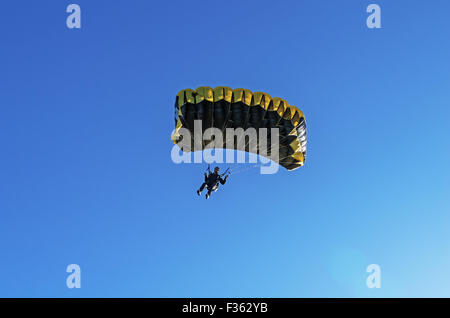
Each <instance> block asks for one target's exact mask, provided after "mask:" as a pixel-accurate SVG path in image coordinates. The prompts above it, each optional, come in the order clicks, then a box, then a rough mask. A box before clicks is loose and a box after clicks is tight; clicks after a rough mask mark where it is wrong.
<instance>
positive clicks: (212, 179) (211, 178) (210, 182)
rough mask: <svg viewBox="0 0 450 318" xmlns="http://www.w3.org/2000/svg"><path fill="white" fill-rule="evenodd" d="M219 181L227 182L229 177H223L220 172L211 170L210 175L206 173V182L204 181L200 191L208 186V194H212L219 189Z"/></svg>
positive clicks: (221, 182)
mask: <svg viewBox="0 0 450 318" xmlns="http://www.w3.org/2000/svg"><path fill="white" fill-rule="evenodd" d="M219 182H220V184H225V182H227V179H226V178H225V179H222V177H221V176H220V174H218V173H215V172H210V173H209V175H208V176H206V173H205V182H203V184H202V185H201V187H200V189H199V191H200V192H202V191H203V189H204V188H205V187H206V188H207V189H208V196H209V195H211V192H212V191H215V190H216V189H217V187H218V186H219Z"/></svg>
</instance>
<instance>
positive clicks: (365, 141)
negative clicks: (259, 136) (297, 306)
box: [0, 0, 450, 297]
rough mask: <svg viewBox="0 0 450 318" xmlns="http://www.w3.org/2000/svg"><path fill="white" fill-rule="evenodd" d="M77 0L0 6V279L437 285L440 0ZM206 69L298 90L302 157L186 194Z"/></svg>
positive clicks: (446, 146) (57, 286) (32, 289)
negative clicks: (375, 273)
mask: <svg viewBox="0 0 450 318" xmlns="http://www.w3.org/2000/svg"><path fill="white" fill-rule="evenodd" d="M73 2H74V3H77V4H79V5H80V6H81V10H82V28H81V29H80V30H74V29H68V28H67V27H66V17H67V16H68V14H67V13H66V6H67V5H68V4H70V3H71V2H69V1H60V0H58V1H56V0H54V1H49V0H40V1H8V2H4V3H2V5H1V8H0V10H1V12H2V14H1V17H0V43H1V44H0V45H1V46H0V48H1V49H0V81H1V86H0V107H1V113H0V132H1V133H0V147H1V148H0V149H1V150H0V163H1V165H0V179H1V183H0V296H3V297H21V296H26V297H419V296H425V297H428V296H446V297H450V275H449V274H448V271H449V268H450V231H449V227H450V204H449V197H450V191H449V189H450V168H449V164H450V160H449V159H450V139H449V137H450V128H449V119H450V103H449V101H450V76H449V74H450V59H449V57H450V41H449V39H450V24H449V23H450V20H449V12H450V2H449V1H447V0H434V1H406V0H402V1H400V0H397V1H381V0H373V1H365V0H352V1H334V0H327V1H324V0H320V1H312V0H309V1H305V0H302V1H299V0H295V1H261V0H258V1H242V0H241V1H229V0H227V1H159V2H156V1H143V0H142V1H137V0H134V1H124V0H120V1H101V0H96V1H87V0H75V1H73ZM370 3H377V4H379V5H380V6H381V10H382V13H381V14H382V15H381V19H382V29H368V28H367V26H366V18H367V16H368V15H369V14H368V13H366V7H367V6H368V5H369V4H370ZM203 85H208V86H212V87H215V86H220V85H225V86H230V87H233V88H238V87H243V88H248V89H250V90H252V91H263V92H266V93H268V94H270V95H271V96H273V97H275V96H278V97H282V98H285V99H286V100H287V101H288V102H289V103H291V104H293V105H296V106H298V107H299V108H300V109H301V110H302V111H303V112H304V113H305V116H306V120H307V125H308V126H307V128H308V157H307V160H306V165H305V166H304V167H302V168H300V169H298V170H295V171H292V172H287V171H285V170H280V171H279V173H277V174H275V175H260V174H259V172H258V170H257V169H250V170H248V171H246V172H245V173H240V174H236V175H232V176H231V177H230V179H229V181H228V183H227V184H226V185H225V186H223V187H221V189H220V191H218V192H216V193H214V194H213V196H212V198H211V199H210V200H208V201H207V200H205V199H204V198H199V197H197V195H196V194H195V190H196V189H197V188H198V186H199V185H200V183H201V181H202V172H203V170H204V168H205V165H204V164H203V165H202V164H183V165H175V164H174V163H173V162H172V160H171V157H170V151H171V149H172V146H173V144H172V142H171V140H170V134H171V132H172V129H173V128H174V121H173V112H174V109H173V105H174V101H175V95H176V93H177V92H178V91H179V90H181V89H184V88H189V87H190V88H196V87H198V86H203ZM244 167H245V166H244ZM73 263H74V264H78V265H80V267H81V271H82V282H81V284H82V287H81V289H68V288H67V287H66V277H67V275H68V273H66V267H67V265H69V264H73ZM369 264H379V265H380V266H381V288H380V289H369V288H367V286H366V277H367V276H368V273H366V267H367V266H368V265H369Z"/></svg>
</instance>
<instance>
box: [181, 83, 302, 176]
mask: <svg viewBox="0 0 450 318" xmlns="http://www.w3.org/2000/svg"><path fill="white" fill-rule="evenodd" d="M196 120H199V121H201V127H202V131H201V132H202V133H204V132H205V130H206V129H208V128H218V129H219V130H221V132H222V136H223V140H217V139H216V138H217V136H215V139H214V140H209V141H208V140H206V141H205V140H203V141H201V142H200V143H199V142H198V141H195V140H194V124H195V123H194V121H196ZM183 128H185V129H187V130H188V131H189V132H190V135H191V137H192V138H191V140H190V141H186V140H183V135H182V134H181V130H182V129H183ZM227 128H234V129H239V128H242V129H244V130H247V129H249V128H254V129H255V130H256V131H257V132H258V137H259V138H257V143H256V145H255V147H250V144H251V143H249V142H248V141H247V142H246V143H245V149H241V148H239V141H238V140H235V139H232V141H231V142H230V139H227V131H228V130H227ZM260 128H268V129H267V130H266V131H267V135H266V136H265V135H264V134H261V133H260V130H259V129H260ZM271 128H278V132H279V140H278V141H277V149H278V156H277V158H276V159H274V158H273V157H271V154H272V153H273V151H272V149H270V148H271V145H273V143H272V142H273V140H272V139H271ZM172 141H173V142H174V143H175V144H177V145H179V146H180V148H181V150H182V151H193V150H203V149H205V148H229V149H236V150H245V151H247V152H253V153H257V154H260V155H263V156H265V157H268V158H270V159H272V160H274V161H276V162H277V163H279V164H280V165H281V166H282V167H284V168H286V169H288V170H294V169H297V168H298V167H301V166H303V164H304V163H305V158H306V121H305V116H304V114H303V112H302V111H301V110H299V109H298V108H297V107H295V106H291V105H289V104H288V102H287V101H285V100H284V99H281V98H278V97H274V98H272V97H271V96H270V95H268V94H266V93H262V92H255V93H252V92H251V91H249V90H247V89H243V88H237V89H231V88H230V87H216V88H211V87H199V88H197V89H196V90H192V89H184V90H182V91H180V92H179V93H178V94H177V97H176V101H175V130H174V133H173V134H172ZM186 142H188V143H189V147H186ZM263 142H264V143H263ZM183 145H184V146H183ZM217 145H219V146H217ZM241 145H242V144H241ZM262 145H263V146H264V147H267V148H266V149H267V150H266V153H264V152H262V151H261V150H262V148H264V147H261V146H262Z"/></svg>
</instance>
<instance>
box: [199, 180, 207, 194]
mask: <svg viewBox="0 0 450 318" xmlns="http://www.w3.org/2000/svg"><path fill="white" fill-rule="evenodd" d="M205 187H206V182H204V183H203V184H202V185H201V186H200V189H198V190H197V194H198V195H200V194H201V193H202V191H203V189H205Z"/></svg>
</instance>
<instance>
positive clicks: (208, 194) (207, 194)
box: [206, 188, 212, 199]
mask: <svg viewBox="0 0 450 318" xmlns="http://www.w3.org/2000/svg"><path fill="white" fill-rule="evenodd" d="M211 191H212V188H208V192H207V193H206V199H208V198H209V197H210V196H211Z"/></svg>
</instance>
